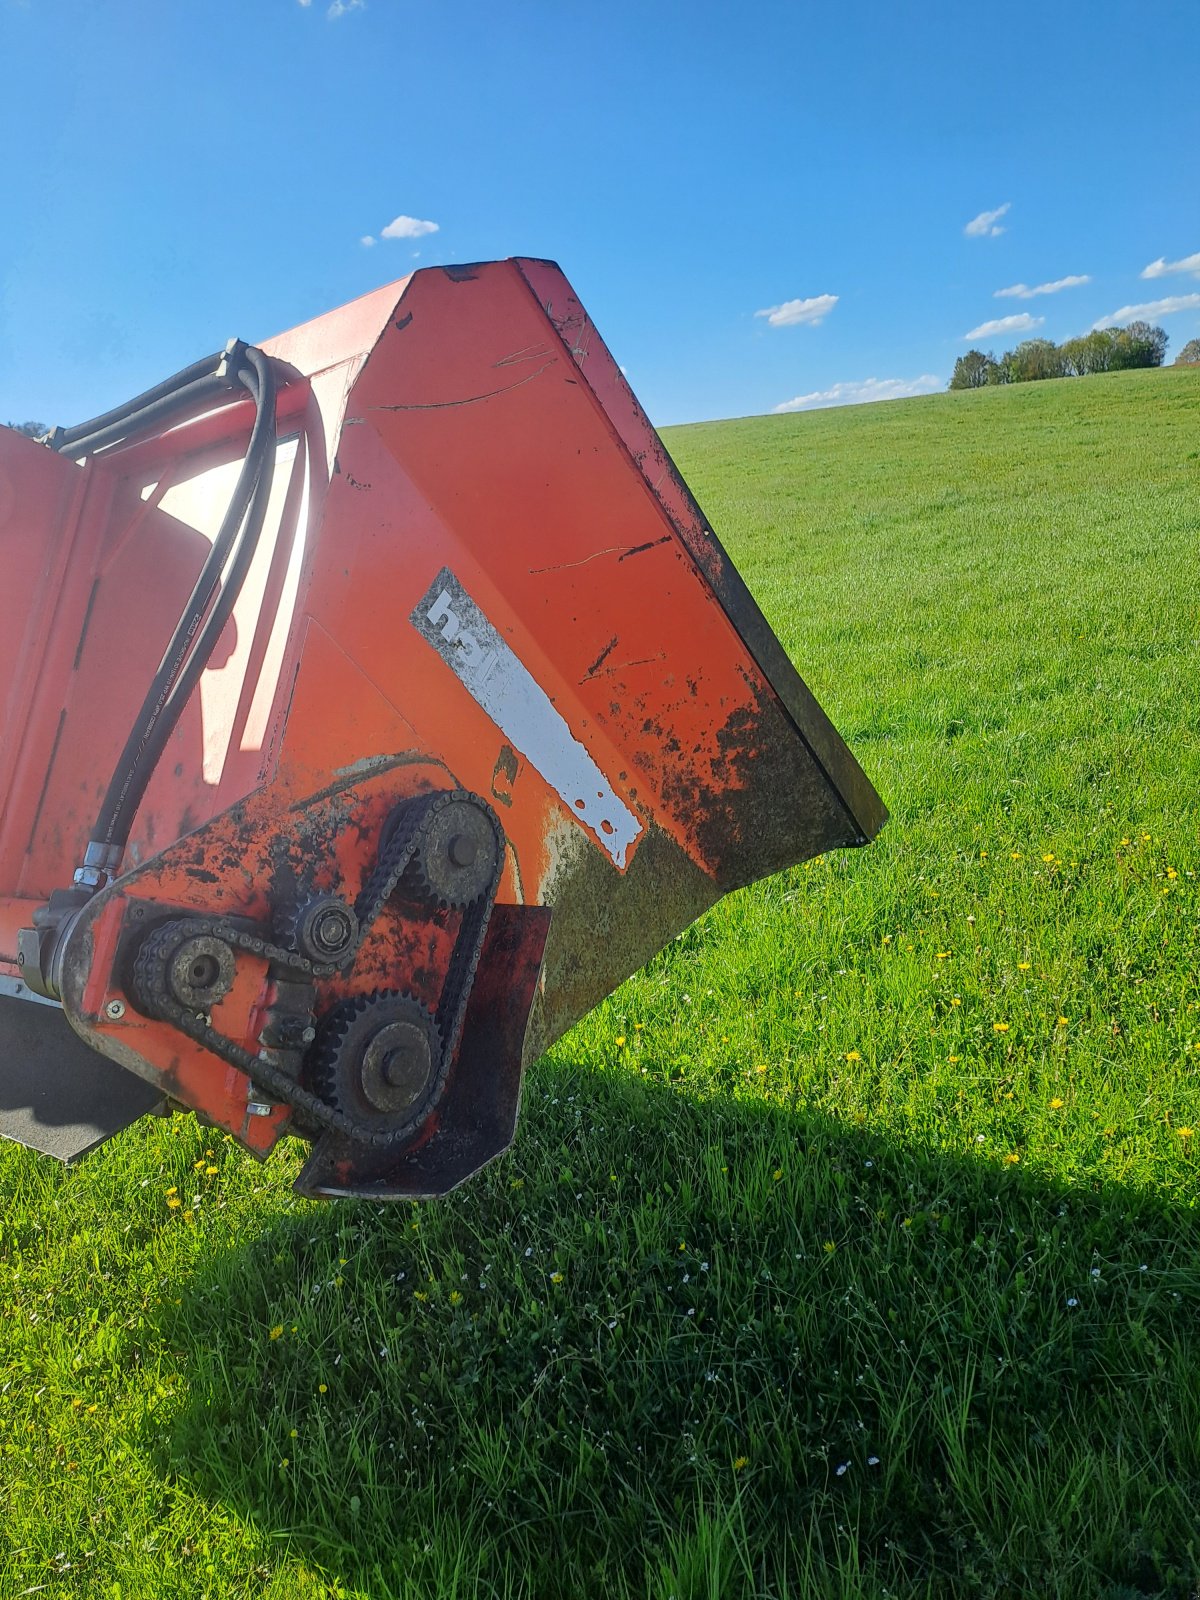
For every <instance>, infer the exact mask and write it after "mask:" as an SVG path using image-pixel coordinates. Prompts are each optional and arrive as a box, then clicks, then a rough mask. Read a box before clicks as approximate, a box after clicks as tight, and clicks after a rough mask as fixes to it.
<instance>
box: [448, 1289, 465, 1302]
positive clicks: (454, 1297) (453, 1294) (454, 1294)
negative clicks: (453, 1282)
mask: <svg viewBox="0 0 1200 1600" xmlns="http://www.w3.org/2000/svg"><path fill="white" fill-rule="evenodd" d="M461 1299H462V1295H461V1294H460V1293H459V1291H458V1290H457V1289H451V1291H450V1304H451V1305H452V1306H456V1305H458V1303H459V1301H460V1300H461Z"/></svg>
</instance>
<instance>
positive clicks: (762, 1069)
mask: <svg viewBox="0 0 1200 1600" xmlns="http://www.w3.org/2000/svg"><path fill="white" fill-rule="evenodd" d="M754 1070H755V1072H765V1071H766V1070H767V1065H766V1062H765V1061H764V1062H762V1063H761V1064H760V1065H759V1066H757V1067H755V1069H754Z"/></svg>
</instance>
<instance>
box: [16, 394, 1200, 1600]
mask: <svg viewBox="0 0 1200 1600" xmlns="http://www.w3.org/2000/svg"><path fill="white" fill-rule="evenodd" d="M668 444H669V447H670V448H671V449H672V451H673V452H674V453H675V455H676V457H677V459H678V461H679V464H680V466H681V467H682V469H683V471H684V473H685V475H686V476H687V477H688V479H689V481H690V482H691V483H692V485H693V487H694V488H695V490H696V492H697V495H698V497H699V498H700V500H701V503H702V504H703V505H704V506H705V507H706V509H707V510H708V512H709V514H710V516H711V517H712V519H713V522H714V524H715V525H716V526H717V527H718V529H719V530H720V531H721V533H722V536H723V538H724V539H725V542H726V543H727V545H728V546H729V548H730V550H731V551H732V553H733V554H734V556H735V558H736V559H737V560H738V562H739V564H740V566H741V568H742V570H743V572H744V573H745V575H746V577H747V579H748V581H749V583H750V585H751V587H752V589H754V591H755V592H756V594H757V595H758V596H759V598H760V600H761V602H762V604H763V606H764V609H765V610H766V612H767V615H768V617H769V618H770V620H771V621H772V623H773V624H774V626H775V627H776V629H777V630H778V631H779V633H780V635H781V637H782V638H783V640H784V643H785V644H786V646H787V647H788V649H789V651H790V652H791V653H792V655H793V657H794V658H795V659H796V660H797V662H798V663H799V664H800V667H801V670H802V672H803V673H804V675H805V677H806V678H807V680H808V682H809V684H810V685H811V687H812V688H813V690H814V691H815V693H816V694H817V696H818V698H819V699H820V700H821V701H822V703H823V704H824V705H825V707H826V708H827V710H828V711H829V712H830V714H831V715H832V717H833V718H834V720H835V722H836V723H837V725H838V726H839V728H840V729H841V730H842V732H843V733H844V734H845V736H846V737H847V739H848V740H849V742H850V743H851V745H852V746H853V748H854V749H855V751H856V752H857V754H858V756H859V757H860V759H861V761H862V762H863V764H864V766H865V767H866V769H867V771H868V773H869V774H870V776H871V777H872V779H873V780H874V781H875V783H876V785H877V787H878V788H879V789H880V791H881V792H882V794H883V795H884V797H885V799H886V800H887V802H888V804H889V806H890V808H891V812H892V818H891V821H890V823H889V825H888V827H887V829H886V830H885V832H884V833H883V835H882V836H881V837H880V839H879V841H878V842H877V843H876V844H875V845H873V846H872V847H871V848H870V849H868V850H865V851H859V852H851V853H845V854H841V855H838V856H836V857H829V858H826V859H824V860H822V861H820V862H817V863H814V864H811V865H810V866H808V867H802V868H798V869H796V870H794V871H792V872H789V873H786V874H784V875H782V876H781V877H779V878H777V879H774V880H772V881H769V882H767V883H764V884H760V885H758V886H756V887H755V888H753V889H751V890H748V891H746V892H743V893H741V894H739V895H737V896H734V897H733V898H731V899H729V900H727V901H725V902H723V903H722V904H721V905H719V906H717V907H716V908H715V909H714V910H713V911H712V912H711V913H710V914H709V915H708V916H707V917H705V918H704V919H703V920H702V921H701V922H700V923H699V924H697V925H696V926H695V927H694V928H693V929H691V930H689V932H687V933H686V934H685V935H683V936H682V937H681V938H680V939H678V940H677V941H676V942H675V943H674V944H673V945H672V946H671V948H670V949H669V950H668V951H666V952H665V953H664V954H663V955H662V956H660V957H659V958H658V959H657V960H656V961H654V962H653V963H652V964H651V966H650V967H649V968H648V969H647V970H646V971H645V972H644V973H642V974H640V975H639V976H638V977H637V978H635V979H633V980H632V981H631V982H630V983H628V984H627V985H626V986H625V987H624V988H623V989H622V990H621V991H620V992H619V993H618V994H617V995H616V996H614V997H613V999H612V1000H611V1001H609V1002H608V1003H607V1004H606V1005H605V1006H604V1007H602V1008H601V1009H600V1010H599V1011H598V1012H596V1013H594V1014H593V1015H592V1016H591V1017H590V1018H588V1019H587V1020H586V1021H585V1022H584V1023H583V1024H582V1025H581V1026H580V1027H579V1028H577V1029H576V1030H575V1032H574V1033H573V1034H572V1035H570V1036H569V1037H568V1038H567V1039H566V1040H564V1041H563V1042H562V1043H561V1044H560V1045H559V1046H558V1047H556V1049H555V1050H554V1051H553V1052H552V1053H551V1055H550V1056H549V1057H548V1058H547V1059H546V1060H544V1061H542V1062H541V1063H539V1065H538V1066H537V1067H536V1068H535V1069H534V1071H533V1072H532V1074H531V1077H530V1081H529V1082H528V1084H527V1088H526V1096H525V1103H524V1111H523V1118H522V1125H521V1129H520V1132H519V1135H518V1139H517V1143H516V1146H515V1148H514V1150H513V1151H512V1152H511V1154H510V1155H509V1156H508V1157H507V1158H505V1159H504V1160H503V1161H502V1162H500V1163H498V1164H497V1165H495V1166H493V1167H492V1168H491V1169H489V1170H488V1172H487V1173H485V1174H484V1175H483V1176H482V1177H481V1178H480V1179H478V1180H476V1181H475V1182H474V1183H472V1184H471V1185H469V1186H468V1187H467V1188H466V1189H465V1190H464V1191H463V1192H461V1193H459V1194H456V1195H454V1196H452V1197H450V1198H449V1199H447V1200H445V1201H443V1202H439V1203H437V1204H432V1205H427V1206H423V1207H420V1208H417V1207H407V1206H406V1207H403V1208H398V1209H394V1210H386V1209H380V1208H376V1207H370V1206H365V1205H348V1204H347V1205H337V1206H329V1207H324V1208H323V1207H319V1206H314V1205H309V1204H303V1203H300V1202H298V1201H296V1200H294V1199H293V1198H292V1197H291V1195H290V1194H289V1192H288V1187H287V1185H288V1181H289V1179H290V1177H291V1176H292V1175H293V1173H294V1171H295V1170H296V1166H297V1158H296V1153H295V1152H294V1151H289V1152H288V1153H287V1154H285V1155H283V1156H282V1157H279V1158H276V1159H274V1160H273V1161H272V1162H271V1163H270V1164H269V1165H268V1166H267V1167H266V1168H261V1167H259V1166H257V1165H255V1164H254V1163H253V1162H252V1161H250V1160H249V1159H248V1158H246V1157H244V1156H243V1155H242V1154H241V1153H240V1152H239V1151H238V1149H237V1148H236V1147H235V1146H234V1145H233V1144H232V1143H229V1142H227V1141H221V1140H219V1139H217V1138H215V1137H214V1136H213V1135H212V1134H211V1133H206V1132H205V1130H203V1129H201V1128H198V1127H197V1126H196V1124H195V1123H194V1122H193V1121H191V1120H190V1119H187V1118H184V1117H176V1118H174V1119H172V1120H170V1121H167V1122H149V1123H147V1124H145V1125H143V1126H141V1127H139V1128H136V1129H133V1130H131V1131H130V1132H129V1133H128V1134H126V1135H123V1136H122V1137H120V1138H119V1139H117V1140H115V1141H113V1142H112V1143H111V1144H110V1145H109V1146H107V1147H106V1148H105V1149H104V1150H102V1151H101V1152H99V1153H98V1155H96V1156H95V1157H93V1158H91V1159H90V1160H89V1161H87V1162H86V1163H85V1164H84V1165H82V1166H81V1167H80V1168H79V1169H78V1170H77V1171H74V1172H62V1171H60V1170H59V1169H57V1168H56V1167H54V1166H52V1165H50V1164H49V1163H44V1162H42V1161H40V1160H38V1159H37V1158H35V1157H33V1156H31V1155H28V1154H27V1153H25V1152H21V1151H18V1150H15V1149H13V1148H11V1147H8V1148H5V1149H3V1150H2V1151H0V1192H2V1194H3V1197H4V1202H3V1213H2V1217H0V1230H2V1238H0V1316H2V1321H0V1474H2V1476H0V1485H2V1490H3V1492H2V1494H0V1501H3V1503H4V1517H3V1520H2V1522H0V1594H2V1595H3V1596H5V1597H7V1596H10V1595H12V1596H15V1595H19V1594H24V1593H45V1594H51V1595H53V1594H64V1595H71V1596H76V1595H78V1596H97V1597H104V1600H117V1597H122V1600H133V1597H137V1600H142V1597H145V1600H164V1597H173V1596H176V1595H178V1596H185V1595H186V1596H200V1595H208V1596H213V1597H218V1596H219V1597H222V1600H224V1597H226V1596H242V1595H245V1596H251V1595H253V1596H255V1597H260V1596H265V1597H271V1600H284V1597H287V1600H292V1597H301V1600H305V1597H317V1596H321V1597H327V1596H341V1595H346V1596H364V1597H365V1596H369V1597H371V1600H382V1597H391V1596H414V1597H416V1596H438V1597H441V1596H455V1595H457V1596H467V1595H471V1596H474V1595H483V1596H513V1597H515V1596H531V1597H539V1600H540V1597H543V1596H555V1595H564V1596H574V1595H585V1594H586V1595H597V1596H604V1597H606V1600H607V1597H610V1596H611V1597H621V1596H626V1595H627V1596H631V1597H643V1596H653V1597H660V1600H666V1597H668V1596H675V1597H677V1600H692V1597H696V1600H699V1597H702V1596H703V1597H706V1600H707V1597H713V1600H715V1597H720V1600H730V1597H735V1600H736V1597H741V1596H752V1595H753V1596H760V1595H761V1596H772V1597H779V1600H783V1597H785V1596H789V1597H793V1600H795V1597H809V1596H815V1597H834V1596H842V1597H847V1600H849V1597H857V1596H871V1597H874V1596H883V1595H885V1594H886V1595H887V1596H890V1597H917V1596H942V1595H956V1596H957V1595H971V1596H1014V1597H1015V1596H1022V1597H1024V1596H1039V1597H1041V1596H1062V1597H1071V1600H1076V1597H1081V1596H1088V1597H1091V1596H1096V1597H1104V1600H1127V1597H1131V1596H1151V1595H1157V1596H1163V1597H1171V1600H1184V1597H1188V1596H1192V1595H1194V1594H1195V1593H1196V1592H1197V1587H1198V1585H1200V1513H1198V1511H1197V1507H1200V1320H1198V1319H1200V1215H1198V1212H1197V1205H1196V1197H1197V1186H1196V1180H1197V1161H1198V1159H1200V1157H1198V1152H1197V1147H1200V1085H1198V1082H1197V1069H1198V1067H1200V1010H1198V1009H1197V1008H1198V1005H1200V989H1198V986H1197V954H1198V944H1200V939H1198V934H1200V920H1198V919H1200V900H1198V896H1197V879H1196V873H1197V870H1198V869H1200V832H1198V820H1200V802H1198V796H1200V748H1198V741H1197V734H1196V710H1195V707H1196V688H1195V685H1196V653H1197V642H1198V639H1200V618H1198V602H1197V589H1196V580H1195V573H1196V551H1197V546H1198V538H1200V374H1198V373H1193V372H1161V373H1158V372H1155V373H1148V374H1122V375H1120V376H1115V377H1109V378H1093V379H1086V380H1074V381H1068V382H1060V383H1047V384H1028V385H1022V386H1021V387H1019V388H1015V389H1011V390H989V391H984V392H981V393H978V394H963V395H944V396H937V397H933V398H929V399H921V400H914V401H907V402H901V403H896V404H893V405H886V406H870V407H863V408H860V409H857V410H846V411H837V412H826V413H817V414H811V415H805V416H792V417H779V418H757V419H750V420H746V421H742V422H735V423H724V424H714V425H708V426H703V427H694V428H686V429H677V430H674V431H672V432H671V434H670V435H669V437H668ZM1060 1019H1065V1020H1060ZM1193 1125H1194V1126H1195V1127H1196V1128H1197V1133H1196V1134H1195V1135H1194V1136H1189V1135H1188V1134H1187V1133H1186V1132H1185V1130H1186V1129H1189V1128H1191V1127H1192V1126H1193ZM209 1168H215V1169H216V1170H215V1171H209V1170H208V1169H209ZM172 1189H175V1190H177V1191H178V1196H179V1197H182V1199H183V1202H184V1204H183V1206H182V1207H181V1208H179V1209H178V1210H171V1209H169V1208H168V1206H167V1195H168V1192H169V1191H170V1190H172ZM197 1194H198V1195H199V1196H200V1197H201V1198H200V1202H199V1204H198V1205H193V1203H192V1202H193V1196H195V1195H197ZM185 1212H191V1213H193V1214H192V1216H191V1218H190V1220H189V1219H187V1218H185V1215H184V1213H185ZM560 1275H561V1276H560ZM272 1329H280V1330H281V1332H280V1333H279V1336H278V1337H276V1338H272V1337H271V1330H272ZM843 1469H844V1470H843Z"/></svg>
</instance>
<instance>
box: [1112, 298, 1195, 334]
mask: <svg viewBox="0 0 1200 1600" xmlns="http://www.w3.org/2000/svg"><path fill="white" fill-rule="evenodd" d="M1177 311H1200V294H1172V295H1168V296H1167V298H1166V299H1165V300H1144V301H1143V302H1142V304H1141V305H1138V306H1122V307H1121V309H1120V310H1119V311H1114V312H1112V314H1111V315H1110V316H1107V317H1101V318H1100V321H1099V322H1093V323H1092V327H1093V328H1117V327H1120V326H1121V324H1122V323H1125V322H1134V321H1136V320H1139V319H1145V318H1150V317H1170V316H1174V314H1175V312H1177Z"/></svg>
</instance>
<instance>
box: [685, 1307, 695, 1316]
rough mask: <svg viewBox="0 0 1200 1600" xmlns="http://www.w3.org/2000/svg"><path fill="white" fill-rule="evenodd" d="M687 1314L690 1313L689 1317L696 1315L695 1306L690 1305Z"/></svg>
mask: <svg viewBox="0 0 1200 1600" xmlns="http://www.w3.org/2000/svg"><path fill="white" fill-rule="evenodd" d="M687 1314H688V1316H689V1317H694V1316H695V1315H696V1308H695V1306H689V1307H688V1309H687Z"/></svg>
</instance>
